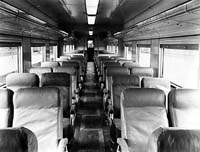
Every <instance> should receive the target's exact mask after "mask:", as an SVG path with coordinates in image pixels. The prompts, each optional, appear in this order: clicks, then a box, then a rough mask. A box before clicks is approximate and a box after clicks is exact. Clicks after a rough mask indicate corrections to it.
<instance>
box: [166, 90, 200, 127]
mask: <svg viewBox="0 0 200 152" xmlns="http://www.w3.org/2000/svg"><path fill="white" fill-rule="evenodd" d="M199 99H200V90H195V89H175V90H172V91H171V92H170V93H169V95H168V101H169V115H170V122H171V125H172V126H173V127H182V128H188V129H191V128H197V129H200V119H198V117H197V116H199V115H200V102H199V101H200V100H199Z"/></svg>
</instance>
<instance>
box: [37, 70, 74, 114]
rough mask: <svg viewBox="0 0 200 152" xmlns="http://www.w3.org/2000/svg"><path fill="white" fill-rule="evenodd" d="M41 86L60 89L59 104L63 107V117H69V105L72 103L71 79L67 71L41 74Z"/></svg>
mask: <svg viewBox="0 0 200 152" xmlns="http://www.w3.org/2000/svg"><path fill="white" fill-rule="evenodd" d="M40 83H41V87H56V88H58V89H59V91H60V100H61V106H62V107H63V117H64V118H69V117H70V107H71V105H72V92H71V88H70V87H71V80H70V74H68V73H44V74H42V76H41V82H40Z"/></svg>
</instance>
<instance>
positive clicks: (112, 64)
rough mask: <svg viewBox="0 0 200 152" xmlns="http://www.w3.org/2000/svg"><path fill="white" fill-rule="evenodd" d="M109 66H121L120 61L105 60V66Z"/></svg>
mask: <svg viewBox="0 0 200 152" xmlns="http://www.w3.org/2000/svg"><path fill="white" fill-rule="evenodd" d="M107 66H119V67H120V66H121V65H120V63H118V62H104V67H107Z"/></svg>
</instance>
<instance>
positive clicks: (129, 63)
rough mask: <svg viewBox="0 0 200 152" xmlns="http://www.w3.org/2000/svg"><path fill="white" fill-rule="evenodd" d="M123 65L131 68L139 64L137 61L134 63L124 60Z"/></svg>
mask: <svg viewBox="0 0 200 152" xmlns="http://www.w3.org/2000/svg"><path fill="white" fill-rule="evenodd" d="M122 66H123V67H126V68H133V67H140V65H139V64H137V63H134V62H124V63H123V64H122Z"/></svg>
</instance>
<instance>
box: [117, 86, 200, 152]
mask: <svg viewBox="0 0 200 152" xmlns="http://www.w3.org/2000/svg"><path fill="white" fill-rule="evenodd" d="M199 98H200V90H195V89H174V90H172V91H170V93H169V95H168V102H169V105H168V107H169V108H168V109H169V110H168V112H167V110H166V106H165V103H166V97H165V93H164V92H163V91H162V90H159V89H153V88H127V89H125V90H124V91H123V92H122V94H121V97H120V100H121V102H120V110H121V138H118V144H119V145H120V146H121V147H120V149H121V151H127V150H128V151H130V152H133V151H134V152H150V151H151V152H158V151H159V152H160V151H163V152H164V151H173V150H175V149H178V151H191V150H192V149H193V150H194V151H199V150H200V147H199V144H200V136H199V135H200V134H199V132H200V130H199V129H200V121H199V119H198V114H199V113H200V103H199ZM196 133H197V134H196ZM181 136H182V138H181ZM161 142H162V143H163V144H166V145H167V146H168V147H163V146H164V145H163V144H161Z"/></svg>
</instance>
